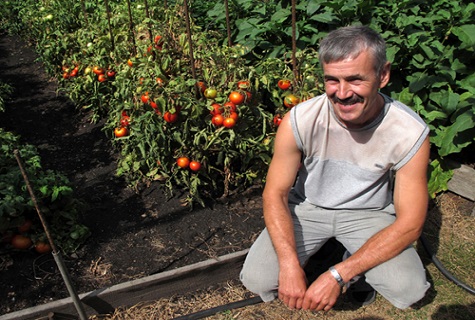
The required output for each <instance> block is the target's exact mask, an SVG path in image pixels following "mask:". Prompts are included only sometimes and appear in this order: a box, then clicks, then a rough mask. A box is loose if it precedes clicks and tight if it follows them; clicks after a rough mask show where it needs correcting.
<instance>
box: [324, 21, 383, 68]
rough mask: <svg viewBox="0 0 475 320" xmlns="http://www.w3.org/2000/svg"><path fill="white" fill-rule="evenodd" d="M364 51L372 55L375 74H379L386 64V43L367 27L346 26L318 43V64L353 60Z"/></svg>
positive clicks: (332, 32)
mask: <svg viewBox="0 0 475 320" xmlns="http://www.w3.org/2000/svg"><path fill="white" fill-rule="evenodd" d="M364 50H369V52H370V53H371V54H372V55H373V57H374V59H375V66H374V67H375V71H376V74H377V75H379V74H381V72H382V70H383V67H384V65H385V64H386V62H387V59H386V42H385V41H384V39H383V38H382V37H381V35H380V34H379V33H377V32H376V31H374V30H373V29H371V28H369V27H367V26H348V27H342V28H339V29H336V30H333V31H331V32H330V33H329V34H328V35H327V36H326V37H325V38H324V39H323V40H322V41H321V42H320V48H319V60H320V64H324V63H331V62H338V61H342V60H344V59H353V58H356V57H357V56H358V55H359V54H360V53H361V52H362V51H364Z"/></svg>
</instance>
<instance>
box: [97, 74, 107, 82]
mask: <svg viewBox="0 0 475 320" xmlns="http://www.w3.org/2000/svg"><path fill="white" fill-rule="evenodd" d="M97 81H99V82H105V81H107V76H106V75H105V74H100V75H98V76H97Z"/></svg>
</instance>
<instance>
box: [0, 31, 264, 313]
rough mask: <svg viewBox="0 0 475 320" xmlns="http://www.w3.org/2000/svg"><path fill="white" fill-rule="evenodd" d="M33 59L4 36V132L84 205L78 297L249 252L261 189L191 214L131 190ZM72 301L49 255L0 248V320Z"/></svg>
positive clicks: (0, 57) (92, 126) (72, 266)
mask: <svg viewBox="0 0 475 320" xmlns="http://www.w3.org/2000/svg"><path fill="white" fill-rule="evenodd" d="M37 58H38V56H37V55H36V53H35V51H34V48H33V47H32V46H30V45H28V43H25V42H24V41H22V40H21V39H19V38H18V37H11V36H8V35H5V34H3V35H0V80H1V81H2V82H6V83H8V84H10V85H11V86H12V87H13V88H14V90H15V91H14V93H13V95H12V97H11V99H9V100H8V101H7V103H6V111H5V112H3V113H1V114H0V127H3V128H4V129H5V130H7V131H11V132H14V133H15V134H18V135H20V136H21V139H22V142H24V143H28V144H32V145H34V146H36V147H37V149H38V152H39V155H40V156H41V162H42V166H43V168H44V169H45V170H46V169H52V170H55V171H57V172H60V173H62V174H64V175H66V176H67V177H68V178H69V180H70V181H71V183H72V185H73V188H74V190H75V195H76V197H77V198H79V199H81V200H82V201H84V202H85V204H86V206H87V210H85V212H84V214H83V215H82V216H81V223H83V224H85V225H86V226H87V227H89V228H90V230H91V236H90V237H89V238H88V240H87V242H86V243H85V244H84V245H83V246H81V247H80V248H79V249H78V251H77V252H76V253H75V254H73V255H69V256H63V258H64V260H65V264H66V266H67V269H68V270H69V273H70V275H71V279H72V281H73V286H74V287H75V288H76V290H77V291H78V292H79V293H83V292H88V291H91V290H95V289H98V288H104V287H106V286H110V285H114V284H118V283H122V282H125V281H129V280H132V279H137V278H142V277H144V276H147V275H151V274H155V273H158V272H162V271H166V270H171V269H174V268H178V267H181V266H185V265H190V264H192V263H196V262H199V261H204V260H208V259H210V258H212V257H216V256H221V255H224V254H227V253H231V252H236V251H240V250H243V249H246V248H249V247H250V245H251V243H252V242H253V240H254V239H255V238H256V235H257V234H258V233H259V231H260V230H261V229H262V227H263V225H264V223H263V219H262V213H261V203H260V194H261V190H260V189H259V188H255V189H250V190H248V191H246V192H245V193H241V194H240V195H239V198H238V199H233V198H226V199H217V200H216V201H214V202H213V203H210V204H209V206H208V207H206V208H202V207H201V206H199V205H196V206H194V207H193V208H190V207H189V206H184V205H183V201H181V200H182V198H183V197H184V196H185V195H184V194H175V195H174V196H172V197H170V196H169V195H167V194H165V193H164V192H163V191H162V189H161V188H160V185H159V184H158V183H157V184H155V183H152V184H151V185H149V186H143V187H140V188H138V189H132V188H130V187H128V186H127V184H126V182H125V181H124V180H123V179H121V178H119V177H117V176H116V175H115V170H116V162H117V150H114V148H113V147H112V144H111V142H110V140H109V139H108V138H107V137H106V135H105V133H104V132H103V131H102V123H101V122H98V123H92V122H91V121H90V114H88V113H87V112H84V111H83V110H78V109H77V108H76V107H75V106H74V105H73V103H72V102H71V101H69V100H68V98H67V97H66V96H65V95H64V94H62V93H60V92H58V84H57V82H56V81H55V80H54V79H51V78H50V77H49V76H48V75H47V74H46V73H45V71H44V67H43V65H42V64H41V63H40V62H38V60H37ZM0 201H1V199H0ZM68 296H69V295H68V292H67V290H66V286H65V284H64V282H63V280H62V277H61V275H60V273H59V272H58V270H57V268H56V264H55V262H54V259H53V257H52V255H51V254H45V255H40V254H38V253H36V252H35V251H34V250H26V251H15V250H13V249H12V248H10V247H8V246H6V245H2V246H1V247H0V315H1V314H5V313H10V312H13V311H17V310H21V309H24V308H27V307H31V306H35V305H41V304H44V303H47V302H51V301H53V300H58V299H62V298H65V297H68Z"/></svg>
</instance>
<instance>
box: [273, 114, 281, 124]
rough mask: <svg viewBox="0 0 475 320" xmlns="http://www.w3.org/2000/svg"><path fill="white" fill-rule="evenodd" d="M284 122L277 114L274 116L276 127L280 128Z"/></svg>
mask: <svg viewBox="0 0 475 320" xmlns="http://www.w3.org/2000/svg"><path fill="white" fill-rule="evenodd" d="M281 122H282V116H281V115H280V114H276V115H275V116H274V126H276V127H278V126H279V125H280V123H281Z"/></svg>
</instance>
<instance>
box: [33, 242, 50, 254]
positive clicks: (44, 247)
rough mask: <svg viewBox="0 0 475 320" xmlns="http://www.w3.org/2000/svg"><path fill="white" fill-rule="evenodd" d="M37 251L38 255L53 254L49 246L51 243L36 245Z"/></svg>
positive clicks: (38, 243)
mask: <svg viewBox="0 0 475 320" xmlns="http://www.w3.org/2000/svg"><path fill="white" fill-rule="evenodd" d="M35 250H36V252H38V253H49V252H51V246H50V245H49V243H46V242H44V241H38V242H37V243H36V244H35Z"/></svg>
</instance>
